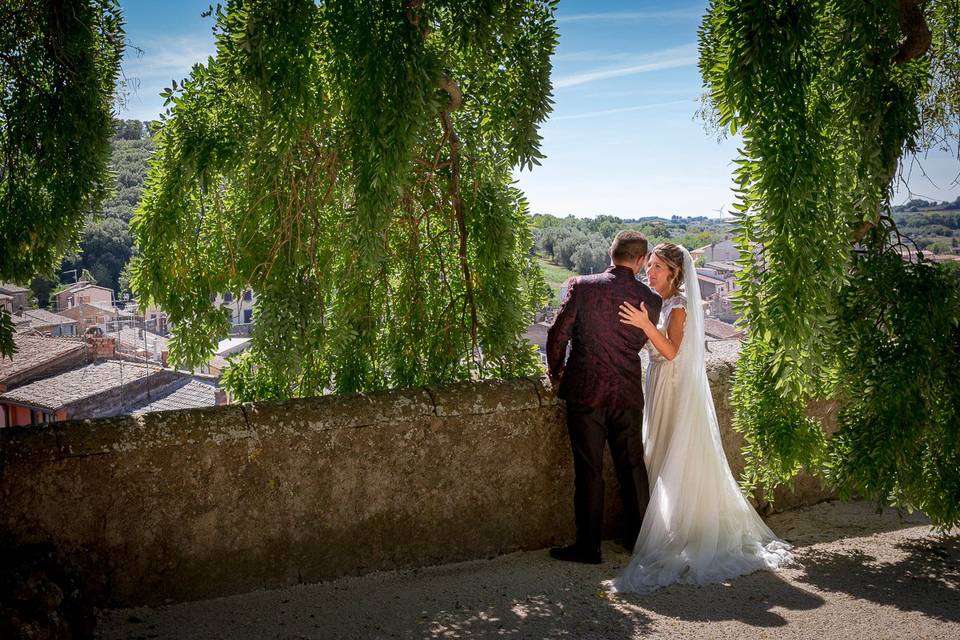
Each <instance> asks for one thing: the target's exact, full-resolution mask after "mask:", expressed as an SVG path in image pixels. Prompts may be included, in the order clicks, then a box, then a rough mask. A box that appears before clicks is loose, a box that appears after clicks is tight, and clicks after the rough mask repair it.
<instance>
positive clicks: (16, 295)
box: [0, 282, 30, 313]
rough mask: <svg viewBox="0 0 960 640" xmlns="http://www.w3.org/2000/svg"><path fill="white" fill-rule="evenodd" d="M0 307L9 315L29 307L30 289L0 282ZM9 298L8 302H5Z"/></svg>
mask: <svg viewBox="0 0 960 640" xmlns="http://www.w3.org/2000/svg"><path fill="white" fill-rule="evenodd" d="M0 296H3V298H0V306H3V307H5V308H6V309H7V311H9V312H10V313H16V312H17V311H19V310H20V309H26V308H27V307H29V306H30V305H29V298H30V289H27V288H26V287H21V286H20V285H17V284H13V283H10V282H0ZM7 298H9V300H6V299H7Z"/></svg>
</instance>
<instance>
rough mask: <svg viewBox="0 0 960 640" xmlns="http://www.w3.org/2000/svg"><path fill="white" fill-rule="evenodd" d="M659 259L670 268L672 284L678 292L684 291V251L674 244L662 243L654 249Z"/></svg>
mask: <svg viewBox="0 0 960 640" xmlns="http://www.w3.org/2000/svg"><path fill="white" fill-rule="evenodd" d="M650 253H654V254H656V255H657V257H658V258H660V259H661V260H663V261H664V263H666V265H667V266H668V267H670V273H671V274H672V275H673V277H671V278H670V284H671V285H672V286H673V288H674V289H676V290H677V291H683V250H682V249H681V248H680V247H679V246H678V245H675V244H673V243H672V242H661V243H660V244H658V245H657V246H655V247H654V248H653V251H651V252H650Z"/></svg>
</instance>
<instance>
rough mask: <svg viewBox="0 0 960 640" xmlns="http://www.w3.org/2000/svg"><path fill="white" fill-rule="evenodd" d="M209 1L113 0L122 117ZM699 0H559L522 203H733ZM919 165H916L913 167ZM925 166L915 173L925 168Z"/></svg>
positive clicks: (162, 77) (947, 178)
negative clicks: (705, 82) (714, 118)
mask: <svg viewBox="0 0 960 640" xmlns="http://www.w3.org/2000/svg"><path fill="white" fill-rule="evenodd" d="M209 4H210V0H165V1H164V2H156V1H154V0H121V6H122V8H123V11H124V16H125V19H126V23H127V35H128V38H129V43H130V44H131V45H133V46H135V47H138V48H139V49H140V50H141V51H142V53H141V52H138V51H136V50H134V49H133V48H131V49H130V50H128V53H127V56H126V58H125V61H124V74H125V75H126V77H127V78H128V79H132V80H134V82H135V83H136V86H135V90H134V92H133V93H132V95H130V96H129V97H128V99H127V104H126V106H125V107H124V108H123V109H122V110H121V114H120V115H121V117H124V118H139V119H143V120H150V119H153V118H156V117H157V114H159V112H160V111H161V109H162V106H161V105H162V100H161V99H160V98H159V97H158V95H157V94H158V93H159V92H160V90H161V89H163V88H164V87H167V86H169V85H170V81H171V80H172V79H176V80H180V79H181V78H183V77H185V76H186V75H187V74H188V73H189V71H190V67H191V66H192V65H193V64H194V63H195V62H199V61H203V60H206V58H207V56H208V55H212V54H213V53H214V45H213V36H212V33H211V27H212V25H213V21H212V19H211V18H202V17H201V16H200V14H201V12H202V11H203V10H204V9H206V8H207V7H208V6H209ZM705 8H706V2H705V1H693V2H687V1H685V0H677V1H675V2H670V1H667V0H663V1H661V2H651V1H647V0H642V1H641V0H634V1H629V0H561V2H560V8H559V12H558V26H559V29H560V45H559V47H558V49H557V53H556V56H555V57H554V73H553V81H554V93H555V100H556V104H555V107H554V112H553V115H552V117H551V118H550V120H549V121H548V122H547V123H546V124H545V125H544V127H543V130H542V133H543V150H544V152H545V153H546V155H547V158H546V160H545V161H544V162H543V166H541V167H535V168H534V170H533V171H532V172H528V171H523V172H519V173H517V180H518V182H519V186H520V187H521V188H522V189H523V190H524V192H526V194H527V197H528V199H529V201H530V206H531V210H532V211H533V212H537V213H551V214H554V215H560V216H565V215H568V214H574V215H577V216H595V215H598V214H610V215H616V216H620V217H623V218H630V217H639V216H645V215H664V216H670V215H673V214H677V215H682V216H696V215H711V216H715V215H717V210H719V209H721V208H722V209H724V210H728V209H729V207H730V203H731V201H732V197H733V196H732V194H731V193H730V187H731V179H730V175H731V171H732V164H731V160H732V159H733V158H734V157H736V140H725V141H722V142H720V143H718V142H717V141H716V139H715V138H714V137H712V136H711V135H709V134H708V133H707V132H706V131H705V130H704V127H703V123H702V122H701V121H700V120H698V119H697V118H696V117H695V111H696V108H697V100H698V98H699V96H700V94H701V92H702V88H701V82H700V74H699V72H698V70H697V66H696V62H697V47H696V42H697V27H698V25H699V23H700V17H701V16H702V15H703V12H704V10H705ZM921 168H922V170H921ZM958 170H960V164H958V163H957V160H956V158H955V157H951V156H948V155H947V154H945V153H939V152H938V153H930V154H929V155H928V156H927V157H925V158H922V159H920V160H919V164H915V165H914V169H913V171H912V172H911V175H910V180H909V190H908V189H906V188H904V187H901V188H900V189H899V190H898V193H897V196H896V198H895V202H903V201H905V200H906V199H907V198H908V197H910V195H909V192H911V191H912V192H913V194H914V197H923V198H926V199H937V200H953V199H954V198H956V197H957V195H958V194H960V186H958V185H957V184H951V183H952V182H953V181H954V179H955V177H956V175H957V172H958ZM924 173H925V174H926V175H924Z"/></svg>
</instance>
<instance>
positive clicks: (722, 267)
mask: <svg viewBox="0 0 960 640" xmlns="http://www.w3.org/2000/svg"><path fill="white" fill-rule="evenodd" d="M703 266H705V267H707V268H708V269H713V270H714V271H742V270H743V267H741V266H740V265H738V264H737V263H736V262H729V261H723V260H714V261H711V262H705V263H703Z"/></svg>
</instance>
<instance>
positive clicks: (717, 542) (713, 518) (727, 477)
mask: <svg viewBox="0 0 960 640" xmlns="http://www.w3.org/2000/svg"><path fill="white" fill-rule="evenodd" d="M684 272H685V277H684V290H685V292H686V299H684V298H683V297H681V296H674V297H672V298H669V299H667V300H665V301H664V303H663V307H662V310H661V312H660V323H659V324H658V326H657V328H658V330H659V331H660V332H661V333H663V334H664V335H666V332H667V326H668V323H669V321H670V314H671V312H672V311H673V310H674V309H677V308H679V307H685V308H686V312H687V319H686V323H685V327H684V336H683V340H682V342H681V343H680V349H679V351H678V353H677V357H676V358H674V359H673V360H672V361H671V360H667V359H666V358H664V357H663V356H661V355H660V354H659V353H658V352H657V350H656V349H655V348H654V347H653V346H652V344H651V343H649V342H648V343H647V349H648V351H649V355H650V365H649V367H648V368H647V379H646V383H645V385H644V396H645V400H646V405H645V408H644V412H643V447H644V461H645V463H646V466H647V476H648V477H649V478H650V504H649V506H648V507H647V511H646V514H645V515H644V519H643V525H642V526H641V528H640V535H639V536H638V537H637V541H636V544H635V545H634V552H633V557H632V558H631V560H630V564H629V565H628V566H627V568H626V570H625V571H624V573H623V575H622V576H621V577H620V578H618V579H616V580H613V581H610V582H608V583H607V586H608V587H609V588H610V589H611V590H613V591H629V592H640V593H643V592H649V591H653V590H654V589H657V588H659V587H662V586H665V585H668V584H673V583H677V582H679V583H687V584H708V583H713V582H721V581H723V580H726V579H728V578H733V577H736V576H740V575H744V574H747V573H751V572H753V571H756V570H758V569H771V570H773V569H777V568H779V567H781V566H783V565H784V564H786V563H788V562H790V561H791V559H792V557H791V554H790V551H789V550H790V545H788V544H787V543H785V542H783V541H782V540H780V539H778V538H777V537H776V536H775V535H774V534H773V532H772V531H770V529H769V528H768V527H767V525H766V524H764V522H763V520H761V519H760V516H759V515H757V512H756V511H755V510H754V508H753V506H751V505H750V503H749V502H748V501H747V500H746V498H744V496H743V494H742V493H741V491H740V487H739V485H738V484H737V482H736V481H735V480H734V478H733V474H732V473H731V471H730V467H729V465H728V464H727V458H726V456H725V454H724V452H723V445H722V444H721V441H720V429H719V426H718V423H717V415H716V411H715V409H714V406H713V397H712V395H711V393H710V384H709V382H708V381H707V372H706V368H705V366H704V331H703V306H702V304H701V298H700V285H699V283H698V281H697V277H696V270H695V268H694V265H693V260H692V259H691V258H690V254H689V253H687V252H686V250H684Z"/></svg>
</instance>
